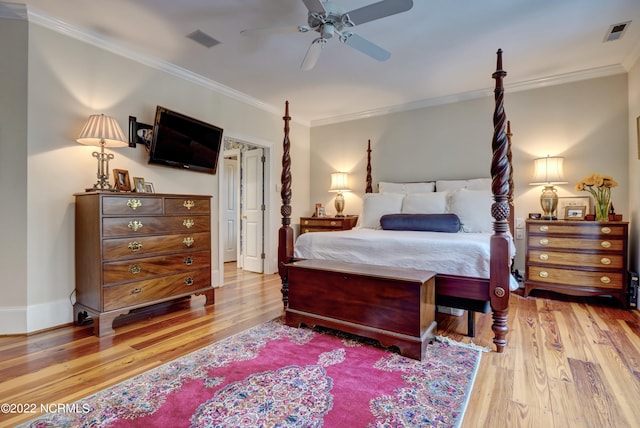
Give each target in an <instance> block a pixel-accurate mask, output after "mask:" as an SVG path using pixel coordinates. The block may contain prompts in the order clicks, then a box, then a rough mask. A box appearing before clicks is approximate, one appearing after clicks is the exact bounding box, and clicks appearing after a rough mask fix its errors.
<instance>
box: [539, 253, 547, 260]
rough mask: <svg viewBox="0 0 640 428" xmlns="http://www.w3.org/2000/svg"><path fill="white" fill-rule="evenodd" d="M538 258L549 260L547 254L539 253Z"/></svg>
mask: <svg viewBox="0 0 640 428" xmlns="http://www.w3.org/2000/svg"><path fill="white" fill-rule="evenodd" d="M540 260H544V261H547V260H549V254H540Z"/></svg>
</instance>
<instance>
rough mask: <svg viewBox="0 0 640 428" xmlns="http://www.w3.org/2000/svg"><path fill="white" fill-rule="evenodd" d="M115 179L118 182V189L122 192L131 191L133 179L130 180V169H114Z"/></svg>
mask: <svg viewBox="0 0 640 428" xmlns="http://www.w3.org/2000/svg"><path fill="white" fill-rule="evenodd" d="M113 180H114V181H115V184H116V186H115V187H116V190H119V191H121V192H130V191H131V180H129V171H127V170H126V169H114V170H113Z"/></svg>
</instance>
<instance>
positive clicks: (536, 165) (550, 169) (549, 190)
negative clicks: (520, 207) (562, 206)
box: [529, 156, 567, 220]
mask: <svg viewBox="0 0 640 428" xmlns="http://www.w3.org/2000/svg"><path fill="white" fill-rule="evenodd" d="M566 183H567V181H566V180H565V179H564V158H563V157H559V156H553V157H551V156H547V157H546V158H538V159H534V160H533V179H532V180H531V182H530V183H529V184H530V185H532V186H539V185H542V186H544V189H543V190H542V195H540V206H541V207H542V211H543V214H542V218H543V219H545V220H556V219H557V217H556V215H555V211H556V208H557V206H558V194H557V193H556V189H555V188H554V186H553V185H554V184H566Z"/></svg>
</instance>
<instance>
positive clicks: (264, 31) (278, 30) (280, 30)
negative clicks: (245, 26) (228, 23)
mask: <svg viewBox="0 0 640 428" xmlns="http://www.w3.org/2000/svg"><path fill="white" fill-rule="evenodd" d="M309 30H310V28H309V27H307V26H302V25H301V26H298V27H268V28H252V29H249V30H242V31H240V34H242V35H243V36H255V35H269V34H284V33H298V32H300V33H305V32H307V31H309Z"/></svg>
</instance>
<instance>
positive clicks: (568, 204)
mask: <svg viewBox="0 0 640 428" xmlns="http://www.w3.org/2000/svg"><path fill="white" fill-rule="evenodd" d="M575 207H584V213H583V214H582V218H580V219H578V218H577V217H570V218H567V208H570V209H573V208H575ZM572 212H573V211H572ZM557 213H558V218H561V219H564V220H584V217H585V216H586V215H587V214H591V197H590V196H565V197H560V198H558V208H557Z"/></svg>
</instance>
